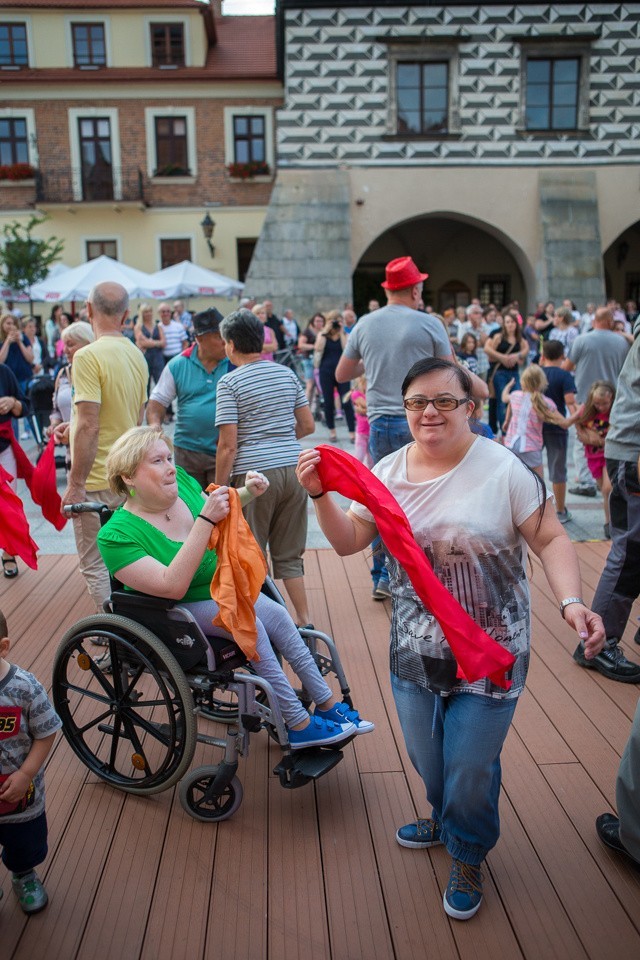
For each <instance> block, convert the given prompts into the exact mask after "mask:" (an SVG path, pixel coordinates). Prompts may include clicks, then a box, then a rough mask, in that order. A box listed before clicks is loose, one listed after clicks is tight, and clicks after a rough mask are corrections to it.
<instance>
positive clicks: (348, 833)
mask: <svg viewBox="0 0 640 960" xmlns="http://www.w3.org/2000/svg"><path fill="white" fill-rule="evenodd" d="M316 790H317V795H318V815H319V821H320V842H321V848H322V862H323V872H324V878H325V885H326V891H327V893H326V896H327V914H328V917H329V936H330V941H331V958H332V960H389V957H392V956H393V950H392V945H391V935H390V931H389V920H388V917H387V913H386V909H385V903H384V897H383V894H382V889H381V884H380V877H379V874H378V868H377V864H376V857H375V853H374V850H373V843H372V838H371V833H370V830H369V824H368V822H367V817H366V808H365V805H364V797H363V795H362V786H361V784H360V780H359V777H358V774H357V768H356V762H355V757H354V755H353V754H349V753H348V752H345V758H344V760H343V761H342V763H340V764H339V765H338V766H337V767H336V768H335V769H334V770H332V771H331V773H330V774H329V775H328V776H326V777H323V779H322V780H319V781H318V783H317V785H316Z"/></svg>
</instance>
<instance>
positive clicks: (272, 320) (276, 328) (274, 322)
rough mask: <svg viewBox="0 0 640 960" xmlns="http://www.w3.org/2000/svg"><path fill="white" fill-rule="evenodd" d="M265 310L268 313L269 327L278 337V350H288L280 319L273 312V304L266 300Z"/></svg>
mask: <svg viewBox="0 0 640 960" xmlns="http://www.w3.org/2000/svg"><path fill="white" fill-rule="evenodd" d="M263 306H264V308H265V310H266V311H267V324H266V325H267V326H268V327H270V328H271V329H272V330H273V332H274V333H275V335H276V340H277V341H278V350H284V349H286V346H287V344H286V342H285V339H284V333H285V332H284V328H283V326H282V322H281V320H280V318H279V317H276V315H275V313H274V312H273V304H272V302H271V300H265V301H264V303H263Z"/></svg>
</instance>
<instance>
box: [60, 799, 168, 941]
mask: <svg viewBox="0 0 640 960" xmlns="http://www.w3.org/2000/svg"><path fill="white" fill-rule="evenodd" d="M102 789H104V790H105V791H107V790H108V791H109V793H110V794H111V796H113V791H112V790H110V789H109V788H108V787H104V788H102ZM172 793H173V791H171V790H169V791H166V792H164V793H160V794H157V795H156V796H153V797H134V796H126V799H125V802H124V804H123V806H122V809H121V813H120V817H119V819H118V824H117V829H116V830H115V833H114V836H113V840H112V842H111V844H110V847H109V852H108V855H107V857H106V858H105V862H104V865H103V868H102V871H101V876H100V883H99V885H98V888H97V891H96V897H95V901H94V904H93V908H92V910H91V915H90V917H89V919H88V922H87V924H86V927H85V929H84V932H83V936H82V940H81V943H80V945H79V949H78V953H77V960H111V958H113V957H121V958H122V960H128V958H132V960H133V958H134V957H138V956H139V955H140V949H141V947H142V941H143V937H144V933H145V929H146V923H147V915H148V912H149V907H150V901H151V897H152V895H153V891H154V887H155V881H156V874H157V870H158V861H159V859H160V855H161V853H162V846H163V843H164V837H165V833H166V829H167V821H168V817H169V813H170V810H171V797H172ZM116 918H117V920H116ZM161 955H162V954H161ZM164 956H165V957H167V958H168V957H169V954H166V953H165V954H164Z"/></svg>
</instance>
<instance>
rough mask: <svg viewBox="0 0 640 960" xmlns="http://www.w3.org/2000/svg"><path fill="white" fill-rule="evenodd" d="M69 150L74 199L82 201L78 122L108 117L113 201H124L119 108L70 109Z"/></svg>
mask: <svg viewBox="0 0 640 960" xmlns="http://www.w3.org/2000/svg"><path fill="white" fill-rule="evenodd" d="M67 112H68V117H69V148H70V152H71V177H72V189H73V199H74V200H82V174H81V172H80V168H81V166H82V161H81V155H80V134H79V132H78V120H83V119H87V120H89V119H93V118H94V117H108V118H109V126H110V130H111V156H112V158H113V159H112V167H113V199H114V200H122V162H121V158H120V121H119V116H118V108H117V107H69V109H68V111H67Z"/></svg>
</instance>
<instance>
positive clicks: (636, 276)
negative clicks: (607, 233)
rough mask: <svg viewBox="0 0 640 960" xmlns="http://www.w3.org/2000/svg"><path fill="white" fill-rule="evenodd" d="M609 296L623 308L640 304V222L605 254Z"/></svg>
mask: <svg viewBox="0 0 640 960" xmlns="http://www.w3.org/2000/svg"><path fill="white" fill-rule="evenodd" d="M603 262H604V274H605V280H606V285H607V296H608V297H613V298H614V299H615V300H618V301H619V302H620V303H621V304H622V306H623V307H624V304H625V303H626V301H627V300H634V301H635V302H636V304H637V303H639V302H640V220H638V222H637V223H634V224H632V225H631V226H630V227H627V229H626V230H623V232H622V233H621V234H619V236H617V237H616V239H615V240H614V241H613V243H612V244H611V245H610V246H609V247H607V249H606V250H605V252H604V254H603Z"/></svg>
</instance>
